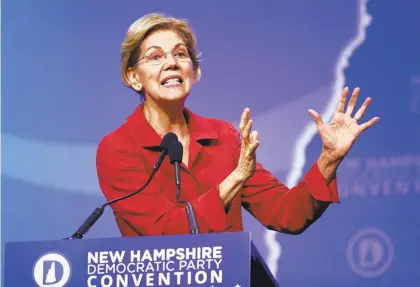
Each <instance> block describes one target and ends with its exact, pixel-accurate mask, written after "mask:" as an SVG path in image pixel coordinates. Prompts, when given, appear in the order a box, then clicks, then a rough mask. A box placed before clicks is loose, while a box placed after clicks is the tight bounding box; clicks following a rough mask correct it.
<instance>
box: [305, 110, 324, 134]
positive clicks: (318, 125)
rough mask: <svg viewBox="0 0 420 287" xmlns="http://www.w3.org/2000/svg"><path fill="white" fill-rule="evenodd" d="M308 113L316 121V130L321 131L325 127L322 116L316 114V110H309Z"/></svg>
mask: <svg viewBox="0 0 420 287" xmlns="http://www.w3.org/2000/svg"><path fill="white" fill-rule="evenodd" d="M308 113H309V114H310V115H311V116H312V118H313V119H314V121H315V124H316V128H317V129H318V130H320V129H321V127H322V126H323V125H324V122H323V121H322V119H321V116H320V115H319V114H318V113H317V112H316V111H314V110H312V109H310V110H308Z"/></svg>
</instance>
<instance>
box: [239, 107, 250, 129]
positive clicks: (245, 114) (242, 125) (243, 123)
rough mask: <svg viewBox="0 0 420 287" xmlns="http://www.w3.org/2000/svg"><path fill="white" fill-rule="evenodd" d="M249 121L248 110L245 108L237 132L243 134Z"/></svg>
mask: <svg viewBox="0 0 420 287" xmlns="http://www.w3.org/2000/svg"><path fill="white" fill-rule="evenodd" d="M248 120H249V108H245V109H244V111H243V112H242V115H241V123H240V124H239V130H240V131H241V133H243V131H244V128H245V126H246V125H247V124H248Z"/></svg>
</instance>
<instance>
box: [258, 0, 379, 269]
mask: <svg viewBox="0 0 420 287" xmlns="http://www.w3.org/2000/svg"><path fill="white" fill-rule="evenodd" d="M368 2H369V0H359V1H358V11H357V12H358V14H357V17H358V19H357V20H358V21H357V33H356V35H355V37H354V38H352V39H351V40H350V42H349V43H348V44H347V45H346V46H345V47H344V49H343V50H342V51H341V52H340V54H339V58H338V60H337V63H336V66H335V79H334V88H333V93H332V97H331V99H330V100H329V101H328V103H327V106H326V109H325V111H324V112H323V113H322V115H321V117H322V118H323V120H324V121H327V120H328V121H329V120H330V119H331V118H332V116H333V115H334V111H335V109H336V106H337V103H338V98H339V96H340V94H341V92H342V90H343V89H344V84H345V75H344V70H345V69H346V68H347V67H348V65H349V59H350V57H351V56H352V55H353V53H354V52H355V50H356V49H357V48H359V47H360V46H361V45H362V44H363V42H364V41H365V39H366V28H367V27H368V26H369V24H370V23H371V16H370V15H369V13H368V11H367V3H368ZM315 134H316V127H315V124H314V123H313V122H312V121H311V122H310V123H308V124H307V125H306V127H305V129H304V131H303V133H302V134H301V136H300V137H298V140H297V142H296V145H295V150H294V160H293V164H292V168H291V171H290V173H289V175H288V177H287V180H286V185H287V186H294V185H296V184H297V182H298V180H299V179H300V177H301V176H302V169H303V167H304V165H305V150H306V147H307V146H308V144H309V143H310V142H311V140H312V138H313V137H314V135H315ZM276 234H277V233H276V232H274V231H270V230H267V231H265V244H266V245H267V249H268V250H269V252H268V254H269V255H268V258H267V264H268V267H269V268H270V270H271V272H272V273H273V275H274V277H276V275H277V267H278V261H279V259H280V254H281V245H280V243H279V242H277V241H276Z"/></svg>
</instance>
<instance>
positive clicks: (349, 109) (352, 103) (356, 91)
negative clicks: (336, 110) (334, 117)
mask: <svg viewBox="0 0 420 287" xmlns="http://www.w3.org/2000/svg"><path fill="white" fill-rule="evenodd" d="M359 94H360V89H359V88H355V89H354V90H353V94H352V95H351V98H350V101H349V104H348V105H347V110H346V115H349V116H351V114H352V113H353V109H354V106H355V105H356V101H357V97H358V96H359Z"/></svg>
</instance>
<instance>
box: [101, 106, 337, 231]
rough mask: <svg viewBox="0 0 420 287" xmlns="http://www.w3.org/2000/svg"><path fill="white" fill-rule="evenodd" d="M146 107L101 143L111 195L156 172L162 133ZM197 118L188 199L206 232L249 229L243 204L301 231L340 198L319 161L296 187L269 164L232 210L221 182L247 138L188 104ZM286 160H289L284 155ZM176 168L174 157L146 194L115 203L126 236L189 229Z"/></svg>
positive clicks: (192, 121) (276, 225) (185, 172)
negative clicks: (146, 113) (146, 114)
mask: <svg viewBox="0 0 420 287" xmlns="http://www.w3.org/2000/svg"><path fill="white" fill-rule="evenodd" d="M142 108H143V106H142V105H139V106H138V108H137V109H136V110H135V111H134V113H133V114H132V115H130V116H129V117H128V119H127V121H126V122H125V123H124V124H123V125H121V126H120V127H119V128H117V129H116V130H115V131H113V132H112V133H110V134H108V135H106V136H105V137H104V138H103V139H102V140H101V142H100V144H99V146H98V150H97V163H96V164H97V174H98V179H99V184H100V187H101V189H102V191H103V193H104V195H105V197H106V198H107V200H111V199H114V198H117V197H120V196H123V195H125V194H127V193H130V192H133V191H135V190H137V189H138V188H140V187H141V186H142V185H143V184H144V183H145V182H146V180H147V179H148V177H149V175H150V174H151V171H152V168H153V166H154V164H155V163H156V160H157V159H158V156H159V152H158V151H154V150H153V147H156V146H159V144H160V142H161V138H160V136H159V135H158V134H157V133H156V132H155V130H154V129H153V128H152V126H151V125H150V124H149V123H148V122H147V120H146V118H145V117H144V114H143V111H142V110H143V109H142ZM185 115H186V117H187V120H188V123H189V131H190V152H189V163H188V167H186V166H185V165H184V164H181V198H182V199H186V200H189V201H190V203H191V204H192V206H193V208H194V210H195V213H196V217H197V221H198V225H199V229H200V232H201V233H209V232H233V231H242V230H243V224H242V216H241V206H242V207H244V208H245V209H246V210H248V211H249V212H250V213H251V214H252V215H253V216H254V217H255V218H256V219H258V220H259V221H260V222H261V223H262V224H263V225H264V226H266V227H267V228H269V229H273V230H277V231H280V232H284V233H292V234H297V233H300V232H302V231H303V230H305V229H306V228H307V227H308V226H309V225H310V224H311V223H313V222H314V221H315V220H316V219H317V218H318V217H319V216H320V215H321V214H322V213H323V212H324V211H325V209H326V208H327V207H328V205H329V204H330V203H332V202H339V200H338V192H337V183H336V179H334V180H333V181H332V182H331V184H330V185H329V186H327V185H326V183H325V181H324V178H323V176H322V175H321V173H320V171H319V169H318V166H317V164H314V165H313V166H312V168H311V169H310V170H309V171H308V172H307V173H306V174H305V176H304V179H303V180H302V181H300V182H299V183H298V184H297V185H296V186H295V187H293V188H291V189H289V188H287V187H286V186H285V185H283V184H282V183H280V182H279V181H278V180H277V179H276V178H275V177H274V176H273V175H272V174H271V173H270V172H268V171H267V170H265V169H264V168H263V167H262V165H261V164H257V168H256V171H255V174H254V175H253V176H252V177H251V178H250V179H249V180H248V181H247V182H246V184H245V186H244V187H243V188H242V189H241V190H240V192H238V194H237V195H236V196H235V198H234V199H233V201H232V202H231V204H230V206H229V207H228V208H227V209H225V208H224V206H223V203H222V201H221V199H220V196H219V189H218V185H219V184H220V183H221V182H222V181H223V180H224V179H225V178H226V177H227V176H228V175H229V174H230V173H231V172H232V171H233V170H234V169H235V168H236V166H237V162H238V157H239V152H240V147H241V139H240V135H239V133H238V132H237V131H236V130H235V129H234V127H233V126H232V125H231V124H230V123H228V122H226V121H223V120H217V119H211V118H205V117H201V116H198V115H196V114H194V113H192V112H191V111H190V110H189V109H185ZM280 160H281V159H280ZM175 198H176V185H175V172H174V167H173V165H172V164H171V163H170V162H169V160H168V159H167V158H166V159H165V161H164V162H163V163H162V165H161V167H160V169H159V171H158V172H157V173H156V175H155V177H154V179H153V180H152V181H151V183H150V184H149V186H148V187H147V188H146V189H144V190H143V191H142V192H141V193H139V194H137V195H135V196H133V197H131V198H128V199H125V200H123V201H120V202H117V203H115V204H113V205H112V209H113V211H114V214H115V219H116V222H117V224H118V227H119V229H120V231H121V234H122V235H123V236H138V235H163V234H186V233H189V226H188V220H187V217H186V214H185V209H184V207H183V206H182V205H180V204H177V202H176V200H175Z"/></svg>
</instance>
